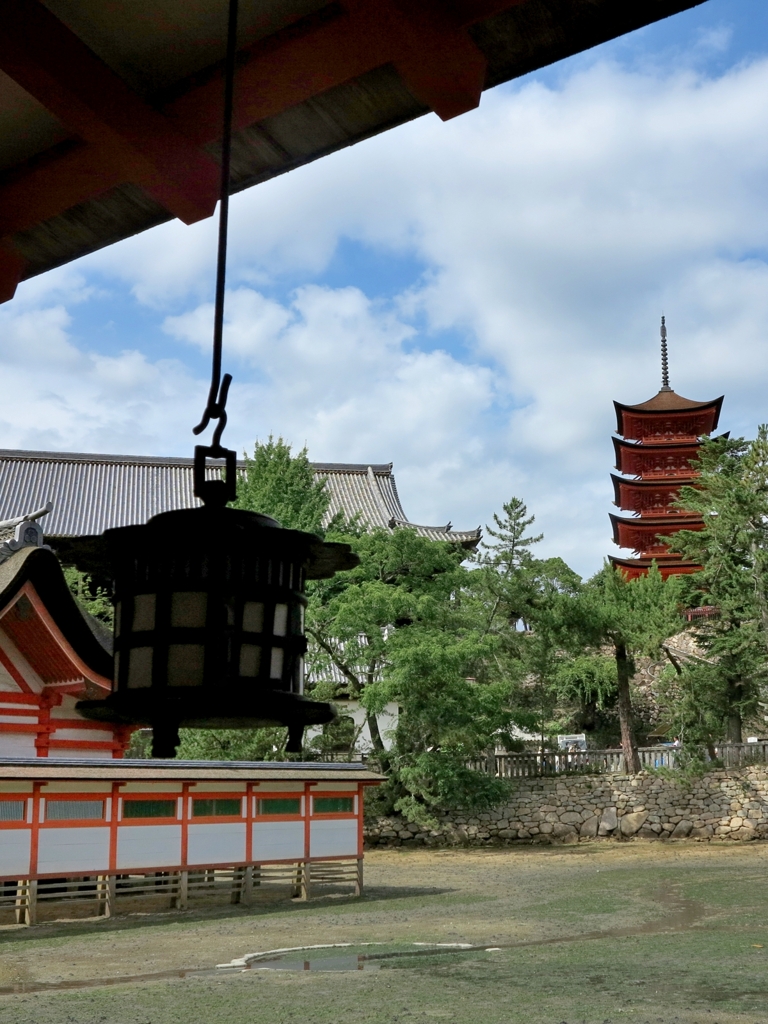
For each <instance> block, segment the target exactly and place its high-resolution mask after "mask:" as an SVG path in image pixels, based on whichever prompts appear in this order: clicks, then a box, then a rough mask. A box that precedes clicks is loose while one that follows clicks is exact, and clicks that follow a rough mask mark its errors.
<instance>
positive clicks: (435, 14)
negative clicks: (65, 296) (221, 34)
mask: <svg viewBox="0 0 768 1024" xmlns="http://www.w3.org/2000/svg"><path fill="white" fill-rule="evenodd" d="M526 2H527V0H454V2H453V3H437V2H436V0H421V2H418V3H417V2H415V0H408V2H407V3H406V2H404V0H403V2H397V0H348V3H347V5H346V6H347V9H346V11H345V12H343V13H342V14H341V15H340V16H336V17H333V16H331V17H325V16H322V12H321V16H320V17H315V18H308V19H304V20H303V22H302V23H300V24H298V25H296V26H289V27H288V28H287V29H284V30H283V31H281V32H278V33H276V34H275V35H274V36H271V37H269V38H268V39H266V40H261V41H259V42H257V43H255V44H253V45H252V46H251V47H248V48H246V49H245V50H243V51H241V53H240V54H239V55H238V64H239V70H238V73H237V78H236V85H235V96H236V104H235V117H234V127H235V130H238V129H241V128H245V127H248V126H250V125H252V124H254V123H255V122H257V121H261V120H263V119H264V118H266V117H270V116H273V115H274V114H278V113H280V112H281V111H283V110H286V109H288V108H289V107H292V106H295V105H297V104H298V103H301V102H303V101H305V100H307V99H310V98H311V97H312V96H316V95H318V94H319V93H322V92H325V91H326V90H328V89H331V88H332V87H333V86H335V85H339V84H341V83H343V82H346V81H349V80H350V79H352V78H356V77H358V76H360V75H362V74H365V72H367V71H370V70H371V69H373V68H376V67H380V66H382V65H384V64H388V63H392V64H394V65H395V66H396V67H397V69H398V71H399V73H400V74H401V75H402V77H403V78H404V80H405V81H406V82H407V84H408V85H409V87H410V88H411V89H412V91H413V92H414V94H415V95H416V96H418V97H419V98H420V99H421V100H422V102H424V103H425V104H426V105H427V106H430V107H431V108H432V109H433V110H435V111H436V113H437V114H438V115H439V116H440V117H442V118H443V119H447V118H451V117H455V116H457V115H458V114H460V113H463V112H465V111H466V110H470V109H472V108H473V107H476V106H477V104H478V103H479V100H480V93H481V90H482V87H483V84H484V78H485V58H484V57H483V55H482V53H481V52H480V51H479V50H478V48H477V47H476V46H475V44H474V43H473V42H472V40H471V39H470V37H469V35H468V34H467V33H466V31H465V29H466V28H467V27H468V26H469V25H471V24H473V23H475V22H478V21H482V20H483V19H484V18H488V17H491V16H492V15H494V14H497V13H499V12H501V11H503V10H506V9H508V8H510V7H514V6H517V5H519V4H521V3H526ZM0 68H2V69H3V70H4V71H5V72H6V73H7V74H9V75H10V77H12V78H14V79H15V81H17V82H18V83H19V84H20V85H21V86H22V87H23V88H24V89H26V90H27V91H28V92H29V93H30V94H31V95H33V96H35V97H36V98H37V99H38V100H39V101H40V102H41V103H42V104H43V105H44V106H45V107H46V108H47V109H48V110H50V111H51V112H52V113H54V114H56V116H57V117H59V118H60V119H61V120H62V121H63V122H64V123H65V124H66V125H67V126H68V127H69V128H71V129H72V130H73V131H75V132H76V133H77V134H78V136H79V137H80V139H81V140H82V142H81V144H80V145H75V146H73V148H71V149H70V150H68V151H66V152H63V153H59V154H56V155H55V156H52V157H51V158H50V159H48V160H42V161H40V160H39V161H36V162H35V164H34V165H31V166H30V167H29V168H28V169H27V170H26V171H24V172H23V173H19V174H17V175H16V176H15V178H14V179H13V180H11V181H8V182H7V183H6V184H4V185H2V186H0V237H2V236H6V237H7V236H8V235H11V234H14V233H15V232H17V231H24V230H26V229H28V228H30V227H33V226H34V225H36V224H38V223H41V222H43V221H45V220H48V219H50V218H52V217H55V216H57V215H58V214H60V213H62V212H63V211H64V210H67V209H70V208H71V207H73V206H76V205H77V204H78V203H81V202H84V201H86V200H87V199H90V198H92V197H94V196H97V195H99V194H100V193H102V192H106V191H108V190H109V189H110V188H113V187H114V186H116V185H119V184H121V183H123V182H125V181H133V182H135V183H136V184H138V185H140V186H141V187H143V188H145V189H146V190H147V192H149V193H150V194H151V195H153V196H154V197H155V198H156V199H157V201H158V202H160V203H161V204H162V205H163V206H165V207H166V208H167V209H168V210H170V211H171V212H172V213H174V214H175V215H176V216H178V217H180V219H182V220H183V221H185V222H186V223H191V222H192V221H194V220H198V219H200V218H201V217H205V216H208V215H209V214H210V213H212V212H213V209H214V206H215V199H216V193H217V187H218V185H217V174H218V172H217V168H216V165H215V164H214V162H213V161H212V160H210V159H209V158H208V157H207V155H206V154H204V153H201V152H200V149H199V147H201V146H203V145H206V144H208V143H210V142H213V141H215V140H216V139H218V138H219V135H220V131H221V103H222V83H221V76H220V75H214V76H209V77H207V78H206V80H205V81H204V82H203V83H201V84H199V85H196V86H193V87H192V88H190V89H189V90H188V91H187V92H186V93H185V94H184V95H182V96H180V97H179V98H177V99H175V100H173V101H171V102H170V103H168V104H167V105H166V106H165V107H164V109H163V110H162V111H159V110H156V109H155V108H153V107H150V106H148V105H147V104H146V103H145V102H144V101H143V100H142V99H141V98H140V97H138V96H137V95H136V94H135V93H134V92H133V91H132V90H131V89H130V88H129V87H128V86H127V85H126V84H125V83H124V82H123V81H122V79H120V78H119V77H118V76H117V75H115V74H114V72H112V71H111V70H110V69H109V68H108V67H107V66H106V65H105V64H103V62H102V61H100V60H99V58H98V57H96V56H95V54H93V53H92V52H91V51H90V50H89V49H88V48H87V47H86V46H85V45H84V44H83V43H82V42H81V41H80V40H79V39H78V38H77V37H76V36H75V35H74V34H73V33H72V32H71V31H70V30H69V29H67V28H66V27H65V26H64V25H62V24H61V22H59V21H58V20H57V19H56V18H55V17H54V16H53V15H52V14H51V13H50V12H49V11H48V10H47V9H46V8H45V7H43V5H42V4H40V3H39V2H38V0H7V2H6V3H5V4H4V6H3V19H2V22H0ZM23 269H24V261H23V259H22V258H21V257H20V256H19V255H18V254H17V253H15V252H13V251H12V250H11V249H9V248H5V249H3V248H0V302H2V301H5V300H6V299H8V298H10V297H11V296H12V295H13V292H14V290H15V287H16V284H17V283H18V281H19V280H20V278H21V275H22V273H23Z"/></svg>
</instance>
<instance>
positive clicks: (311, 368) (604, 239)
mask: <svg viewBox="0 0 768 1024" xmlns="http://www.w3.org/2000/svg"><path fill="white" fill-rule="evenodd" d="M767 51H768V5H766V4H765V3H764V0H763V2H762V3H758V2H757V0H708V2H707V3H705V4H703V5H702V6H700V7H697V8H695V9H693V10H691V11H688V12H685V13H684V14H681V15H678V16H676V17H674V18H670V19H667V20H665V21H663V22H660V23H658V24H656V25H653V26H650V27H648V28H646V29H643V30H642V31H640V32H636V33H633V34H632V35H630V36H627V37H624V38H622V39H619V40H615V41H613V42H611V43H608V44H606V45H604V46H601V47H597V48H595V49H594V50H591V51H589V52H588V53H585V54H581V55H579V56H577V57H575V58H573V59H571V60H568V61H563V62H561V63H559V64H557V65H555V66H553V67H551V68H547V69H543V70H542V71H540V72H538V73H536V74H534V75H530V76H527V77H526V78H525V79H522V80H519V81H516V82H512V83H508V84H507V85H504V86H501V87H499V88H497V89H495V90H493V91H491V92H489V93H486V94H485V95H484V97H483V101H482V104H481V106H480V108H479V110H477V111H474V112H471V113H469V114H466V115H464V116H462V117H460V118H457V119H455V120H453V121H450V122H447V123H445V124H443V123H442V122H440V121H439V120H438V119H437V118H436V117H435V116H434V115H429V116H428V117H425V118H422V119H420V120H419V121H417V122H414V123H412V124H409V125H405V126H403V127H401V128H399V129H395V130H394V131H392V132H389V133H387V134H386V135H383V136H379V137H377V138H375V139H371V140H369V141H368V142H365V143H362V144H360V145H358V146H356V147H354V148H353V149H351V150H346V151H344V152H342V153H338V154H335V155H333V156H331V157H328V158H326V159H324V160H322V161H319V162H317V163H316V164H313V165H311V166H309V167H305V168H301V169H299V170H297V171H294V172H293V173H291V174H289V175H285V176H283V177H281V178H279V179H276V180H274V181H272V182H268V183H265V184H264V185H261V186H258V187H256V188H254V189H251V190H249V191H247V192H245V193H241V194H239V195H238V196H236V197H234V199H233V203H232V211H233V230H232V238H231V250H230V270H229V283H230V291H229V295H228V314H227V329H226V334H225V358H224V362H225V368H226V369H228V370H230V371H231V372H232V373H233V374H234V376H235V384H234V385H233V390H232V393H231V399H230V425H229V427H228V431H227V440H228V442H229V444H230V445H232V446H234V447H237V448H238V449H241V450H242V449H243V448H245V447H250V446H251V445H252V444H253V441H254V440H255V439H256V438H257V437H258V438H265V437H266V436H267V435H268V434H269V433H270V432H274V433H275V434H282V435H283V436H284V437H285V438H286V439H288V440H290V441H291V442H292V443H293V444H294V445H295V446H299V447H300V446H302V445H303V444H305V443H306V444H307V446H308V448H309V453H310V457H312V458H315V459H317V460H318V461H336V462H343V461H354V462H389V461H393V462H394V464H395V472H396V476H397V480H398V486H399V490H400V493H401V497H402V500H403V504H404V507H405V509H406V512H407V514H408V515H409V517H410V518H411V519H412V520H414V521H417V522H427V523H430V522H432V523H440V522H443V523H444V522H446V521H447V520H449V519H450V520H452V521H453V523H454V525H455V526H456V527H457V528H464V527H473V526H476V525H478V523H486V522H488V521H490V519H491V516H492V514H493V512H494V511H497V510H498V509H499V508H500V506H501V504H502V502H503V501H506V500H508V499H509V498H510V497H511V496H512V495H513V494H514V495H517V496H519V497H521V498H522V499H523V500H524V501H526V502H527V504H528V506H529V510H530V511H531V512H532V513H534V514H535V515H536V517H537V526H539V527H540V528H541V529H542V530H543V532H544V534H545V540H544V542H543V544H542V545H541V546H540V547H541V553H542V554H560V555H562V556H563V557H565V558H566V560H567V561H569V563H570V564H572V565H573V566H574V568H576V569H577V570H578V571H580V572H582V573H584V574H588V573H591V572H594V571H595V570H596V569H597V568H599V566H600V564H601V561H602V559H603V558H604V557H605V555H606V554H608V553H611V551H615V550H616V549H615V548H613V546H612V544H611V541H610V530H609V524H608V516H607V514H608V512H609V511H610V510H611V507H612V506H611V499H612V488H611V485H610V479H609V474H610V471H611V465H612V451H611V443H610V434H611V430H612V429H613V426H614V419H613V408H612V400H613V399H614V398H616V399H618V400H620V401H624V402H636V401H643V400H644V399H646V398H649V397H651V395H652V394H654V393H655V391H656V390H657V389H658V386H659V379H658V378H659V364H658V321H659V316H660V314H661V313H662V311H663V312H665V313H666V315H667V319H668V325H669V332H670V347H671V373H672V384H673V386H675V388H676V390H678V391H679V392H680V393H682V394H684V395H686V396H688V397H692V398H697V399H705V398H710V397H715V396H717V395H719V394H722V393H725V396H726V398H725V404H724V410H723V420H722V425H723V427H724V428H725V429H731V430H732V431H733V432H734V433H737V434H746V435H748V436H749V435H750V434H753V433H754V430H755V428H756V425H757V424H758V423H759V422H762V421H763V420H765V419H768V415H767V414H766V402H765V398H764V396H765V394H766V385H768V351H767V350H766V344H765V339H766V335H767V333H768V267H767V266H766V256H767V249H768V188H766V185H767V184H768V133H766V125H767V124H768V52H767ZM214 246H215V223H214V222H213V221H208V222H205V223H202V224H198V225H194V226H193V227H189V228H187V227H184V226H182V225H180V224H178V223H174V224H169V225H164V226H162V227H160V228H158V229H155V230H154V231H152V232H148V233H145V234H144V235H141V236H137V237H136V238H134V239H129V240H127V241H125V242H123V243H121V244H119V245H116V246H113V247H111V248H110V249H109V250H105V251H104V252H101V253H95V254H93V255H92V256H89V257H86V258H85V259H83V260H80V261H78V262H77V263H75V264H71V265H69V266H68V267H65V268H61V269H59V270H57V271H53V272H51V273H50V274H48V275H45V276H44V277H41V278H38V279H36V280H34V281H30V282H27V283H26V284H24V285H23V286H22V287H20V289H19V291H18V294H17V296H16V298H15V299H14V300H13V301H12V302H10V303H7V304H6V305H4V306H2V307H0V325H2V332H0V337H1V338H2V339H3V340H2V341H0V360H1V361H2V368H3V371H4V378H5V380H6V394H10V398H9V400H8V401H7V402H5V403H4V409H3V410H2V411H1V412H0V445H2V446H4V447H20V448H42V449H51V450H70V451H72V450H79V451H100V452H122V453H137V454H188V453H190V452H191V447H192V444H193V438H192V435H191V427H192V425H193V424H194V423H195V422H197V419H198V418H199V414H200V411H201V409H202V406H203V404H204V395H205V392H206V389H207V374H208V365H209V351H210V324H211V308H210V302H211V296H212V290H213V263H214ZM30 353H34V358H33V359H30Z"/></svg>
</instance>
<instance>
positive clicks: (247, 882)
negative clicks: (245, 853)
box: [240, 864, 253, 907]
mask: <svg viewBox="0 0 768 1024" xmlns="http://www.w3.org/2000/svg"><path fill="white" fill-rule="evenodd" d="M242 871H243V880H242V883H241V886H240V902H241V903H242V904H243V906H246V907H249V906H250V905H251V903H252V901H253V866H252V865H251V864H249V865H248V866H247V867H245V868H243V869H242Z"/></svg>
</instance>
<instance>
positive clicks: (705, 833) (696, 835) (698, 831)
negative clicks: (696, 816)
mask: <svg viewBox="0 0 768 1024" xmlns="http://www.w3.org/2000/svg"><path fill="white" fill-rule="evenodd" d="M714 834H715V830H714V829H713V828H712V826H711V825H703V826H702V827H701V828H695V827H694V828H692V829H691V831H690V833H689V835H688V838H689V839H711V838H712V836H713V835H714Z"/></svg>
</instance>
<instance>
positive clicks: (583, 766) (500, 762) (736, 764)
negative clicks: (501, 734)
mask: <svg viewBox="0 0 768 1024" xmlns="http://www.w3.org/2000/svg"><path fill="white" fill-rule="evenodd" d="M638 754H639V755H640V765H641V767H642V768H643V769H649V768H650V769H652V768H675V767H679V764H678V759H679V754H680V748H679V747H661V746H660V747H640V748H639V750H638ZM715 755H716V757H717V760H718V761H721V762H722V764H723V765H724V767H726V768H743V767H745V766H746V765H749V764H764V763H768V742H760V743H716V744H715ZM468 767H470V768H474V769H475V770H476V771H482V772H487V773H488V774H493V775H496V776H497V777H498V778H502V779H515V778H522V777H527V776H537V775H538V776H540V775H561V774H579V773H581V774H585V775H586V774H589V775H594V774H603V773H607V772H624V770H625V766H624V755H623V754H622V752H621V750H618V749H613V750H575V751H566V750H545V751H543V752H540V751H524V752H523V753H519V754H489V755H488V756H487V757H482V758H476V759H474V760H472V761H470V762H469V764H468Z"/></svg>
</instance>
